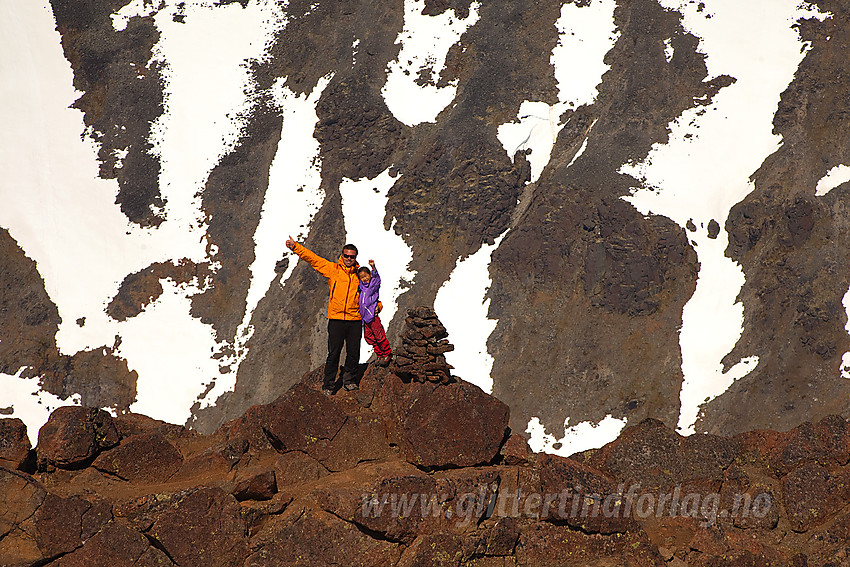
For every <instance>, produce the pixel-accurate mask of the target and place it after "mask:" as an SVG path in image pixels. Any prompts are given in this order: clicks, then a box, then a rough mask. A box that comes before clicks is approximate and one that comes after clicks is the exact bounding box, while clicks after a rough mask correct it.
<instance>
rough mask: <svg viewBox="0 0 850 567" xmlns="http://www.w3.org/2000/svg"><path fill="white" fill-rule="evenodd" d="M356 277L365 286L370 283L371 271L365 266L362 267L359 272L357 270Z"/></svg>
mask: <svg viewBox="0 0 850 567" xmlns="http://www.w3.org/2000/svg"><path fill="white" fill-rule="evenodd" d="M357 277H358V278H360V281H361V282H363V283H364V284H367V283H369V282H370V281H372V270H370V269H369V268H367V267H366V266H363V267H361V268H360V269H359V270H357Z"/></svg>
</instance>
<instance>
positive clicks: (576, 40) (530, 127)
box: [497, 0, 620, 183]
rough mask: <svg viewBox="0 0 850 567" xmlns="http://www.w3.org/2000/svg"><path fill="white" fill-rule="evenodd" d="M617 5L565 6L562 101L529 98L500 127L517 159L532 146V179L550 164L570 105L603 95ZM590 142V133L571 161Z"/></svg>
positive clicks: (559, 58) (611, 1)
mask: <svg viewBox="0 0 850 567" xmlns="http://www.w3.org/2000/svg"><path fill="white" fill-rule="evenodd" d="M616 5H617V4H616V2H615V0H594V1H593V2H592V3H591V4H589V5H588V6H585V7H579V6H576V5H575V4H564V5H563V6H562V7H561V16H560V17H559V18H558V20H557V22H556V23H555V26H556V27H557V29H558V44H557V45H556V46H555V48H554V49H553V50H552V55H551V57H550V62H551V63H552V65H553V66H554V68H555V80H556V81H557V84H558V102H557V103H556V104H553V105H550V104H547V103H545V102H533V101H524V102H523V103H522V104H521V105H520V108H519V112H518V113H517V120H516V121H515V122H508V123H505V124H502V125H500V126H499V128H498V134H497V137H498V139H499V141H500V142H501V143H502V146H503V147H504V148H505V151H506V152H507V154H508V157H509V158H511V160H513V159H514V155H515V154H516V152H518V151H520V150H525V149H530V150H531V155H530V156H529V158H528V161H529V163H530V164H531V182H532V183H534V182H535V181H537V180H538V179H539V178H540V174H541V173H542V172H543V169H544V168H545V167H546V165H547V164H548V163H549V158H550V156H551V154H552V147H553V146H554V145H555V141H556V140H557V139H558V134H559V133H560V131H561V129H562V128H563V127H564V126H565V125H566V122H565V123H561V122H560V118H561V115H562V114H563V113H564V112H566V111H567V110H574V109H576V108H578V107H579V106H582V105H587V104H593V102H594V101H595V100H596V97H597V96H599V91H598V90H597V86H598V85H599V83H601V82H602V75H604V74H605V72H606V71H607V70H608V69H610V66H609V65H606V64H605V62H604V58H605V54H606V53H608V52H609V51H610V50H611V48H613V47H614V44H615V43H616V42H617V39H618V38H619V37H620V34H619V32H618V31H617V29H616V26H615V25H614V8H616ZM594 123H595V122H594ZM591 128H592V126H591ZM589 131H590V130H589V129H588V133H589ZM585 147H587V138H585V140H584V142H583V144H582V147H581V149H580V150H579V153H577V154H576V156H575V157H574V158H573V161H572V162H571V163H570V165H572V164H573V163H574V162H575V159H577V158H578V156H579V155H581V153H583V152H584V148H585Z"/></svg>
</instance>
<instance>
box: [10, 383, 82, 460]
mask: <svg viewBox="0 0 850 567" xmlns="http://www.w3.org/2000/svg"><path fill="white" fill-rule="evenodd" d="M23 371H24V369H23V368H21V369H20V370H19V371H18V373H17V374H15V375H14V376H13V375H11V374H3V373H2V372H0V392H3V399H2V400H0V409H3V410H9V409H11V410H12V413H11V414H7V413H5V412H4V413H3V414H2V415H0V418H15V417H16V418H18V419H20V420H21V421H23V422H24V424H25V425H26V426H27V436H28V437H29V440H30V445H32V446H33V447H35V446H36V445H37V444H38V430H39V429H41V426H42V425H44V424H45V423H46V422H47V418H48V417H50V412H52V411H53V410H55V409H56V408H58V407H61V406H72V405H77V406H78V405H80V396H79V394H74V395H73V396H71V397H70V398H68V399H67V400H63V399H60V398H57V397H56V396H54V395H53V394H51V393H50V392H45V391H44V390H42V389H41V386H40V385H39V378H37V377H33V378H21V374H22V373H23Z"/></svg>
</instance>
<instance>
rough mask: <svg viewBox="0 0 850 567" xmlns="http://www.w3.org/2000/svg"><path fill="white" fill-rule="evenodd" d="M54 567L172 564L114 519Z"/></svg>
mask: <svg viewBox="0 0 850 567" xmlns="http://www.w3.org/2000/svg"><path fill="white" fill-rule="evenodd" d="M51 565H56V567H94V566H95V565H109V567H173V566H174V563H173V562H172V561H171V560H170V559H169V558H168V556H167V555H166V554H165V553H164V552H163V551H161V550H160V549H157V548H156V547H154V546H153V545H151V543H150V541H149V540H148V538H146V537H145V536H144V535H142V534H141V533H139V532H137V531H135V530H133V529H131V528H129V527H127V526H125V525H124V524H121V523H118V522H115V521H113V522H109V523H108V524H106V525H105V526H104V527H103V529H101V530H100V531H99V532H97V533H96V534H95V535H94V536H93V537H92V538H91V539H89V540H87V541H86V542H85V544H84V545H83V546H82V547H81V548H79V549H77V550H76V551H74V552H73V553H70V554H68V555H63V556H62V557H60V558H59V559H58V560H57V561H56V562H55V563H51Z"/></svg>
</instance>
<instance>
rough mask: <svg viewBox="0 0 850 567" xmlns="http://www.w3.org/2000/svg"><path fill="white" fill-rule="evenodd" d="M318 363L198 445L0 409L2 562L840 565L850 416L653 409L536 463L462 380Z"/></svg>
mask: <svg viewBox="0 0 850 567" xmlns="http://www.w3.org/2000/svg"><path fill="white" fill-rule="evenodd" d="M321 380H322V369H321V368H318V369H316V370H314V371H312V372H310V373H308V374H307V375H305V376H304V377H303V378H302V380H301V381H300V382H298V383H297V384H295V385H294V386H292V387H291V388H290V389H289V390H288V391H287V392H286V393H285V394H284V395H282V396H280V397H279V398H278V399H276V400H275V401H273V402H272V403H270V404H267V405H258V406H253V407H252V408H250V409H249V410H248V411H247V412H246V413H245V414H244V415H242V416H241V417H239V418H237V419H235V420H232V421H229V422H227V423H225V424H224V425H222V427H220V428H219V429H218V430H217V431H216V432H214V433H213V434H210V435H203V434H199V433H197V432H196V431H193V430H190V429H187V428H185V427H182V426H176V425H172V424H168V423H164V422H161V421H157V420H153V419H151V418H148V417H146V416H143V415H140V414H131V413H128V414H123V415H118V416H117V417H112V416H111V415H110V414H109V413H107V412H105V411H103V410H100V409H97V408H89V407H82V406H65V407H61V408H59V409H57V410H55V411H54V412H53V413H52V415H51V416H50V419H49V420H48V422H47V423H46V424H45V425H44V426H43V427H42V428H41V430H40V431H39V433H38V443H37V446H36V447H35V448H34V449H31V448H30V443H29V440H28V439H27V435H26V431H25V426H24V425H23V423H22V422H21V421H20V420H18V419H10V418H6V419H0V504H2V505H0V564H2V565H4V566H8V567H35V566H45V565H52V566H57V567H70V566H77V565H80V566H83V565H86V566H89V565H110V566H113V567H121V566H124V565H127V566H129V565H135V566H153V565H158V566H172V565H208V566H219V565H221V566H244V567H249V566H250V567H257V566H264V565H339V564H345V565H369V566H377V565H387V566H389V565H395V566H414V565H441V566H455V567H458V566H464V567H473V566H474V567H489V566H492V567H505V566H511V565H525V566H536V565H539V566H541V567H542V566H549V565H575V566H585V565H640V566H664V565H666V566H671V567H675V566H684V565H699V566H714V565H724V566H729V565H732V566H741V567H744V566H768V565H771V566H787V567H798V566H805V565H831V566H840V565H848V564H850V557H848V556H847V553H848V551H850V550H848V547H847V541H848V540H850V514H848V511H847V507H846V502H847V499H848V497H850V493H848V486H850V482H848V475H850V468H848V466H850V465H848V461H850V424H848V422H847V421H846V420H845V419H843V418H841V417H838V416H829V417H826V418H824V419H822V420H821V421H819V422H817V423H815V424H812V423H809V422H807V423H805V424H803V425H800V426H799V427H797V428H794V429H792V430H790V431H788V432H785V433H780V432H776V431H769V430H756V431H752V432H748V433H743V434H739V435H736V436H732V437H721V436H715V435H710V434H696V435H692V436H689V437H682V436H680V435H678V434H677V433H675V432H674V431H672V430H671V429H670V428H669V427H667V426H665V425H664V424H663V423H662V422H660V421H658V420H654V419H647V420H643V421H641V422H640V423H639V424H637V425H634V426H631V427H629V428H627V429H626V430H625V431H624V432H623V433H622V434H621V435H620V437H619V438H618V439H617V440H615V441H613V442H612V443H609V444H608V445H606V446H604V447H602V448H601V449H598V450H591V451H587V452H584V453H579V454H576V455H573V456H572V457H571V458H565V457H560V456H556V455H547V454H543V453H532V452H531V451H530V450H529V448H528V445H527V443H526V440H525V438H524V437H522V436H521V435H518V434H515V433H512V432H511V429H510V427H509V425H508V423H509V421H510V416H509V413H510V412H509V409H508V407H507V406H506V405H505V404H504V403H502V402H501V401H499V400H497V399H496V398H494V397H492V396H489V395H488V394H485V393H484V392H483V391H482V390H481V389H480V388H478V387H477V386H474V385H471V384H468V383H466V382H463V381H452V382H450V383H440V382H439V381H423V382H417V381H403V380H402V379H400V378H399V377H398V376H397V375H395V374H393V373H392V372H390V371H389V370H388V369H386V368H378V367H374V366H369V367H368V368H366V369H365V370H364V373H363V375H362V376H361V377H360V390H358V391H354V392H346V391H342V390H341V391H339V392H337V393H336V395H333V396H326V395H325V394H323V393H322V392H321V391H320V388H321Z"/></svg>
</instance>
